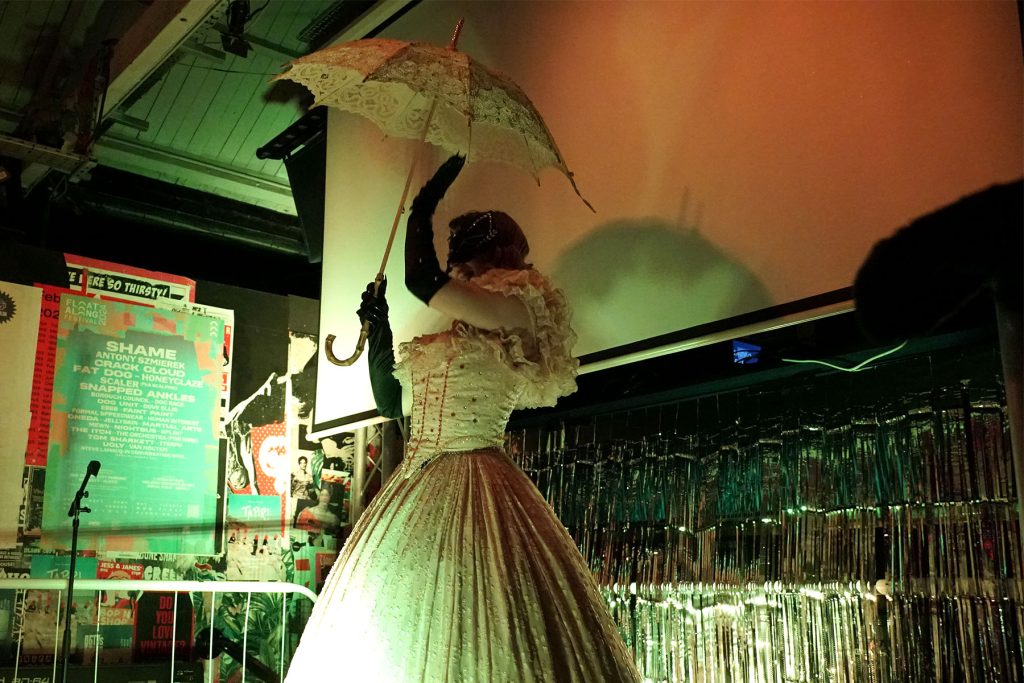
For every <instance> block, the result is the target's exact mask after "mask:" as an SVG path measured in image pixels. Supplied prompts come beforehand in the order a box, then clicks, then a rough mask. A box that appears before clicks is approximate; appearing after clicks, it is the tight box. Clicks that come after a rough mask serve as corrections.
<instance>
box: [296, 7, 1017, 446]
mask: <svg viewBox="0 0 1024 683" xmlns="http://www.w3.org/2000/svg"><path fill="white" fill-rule="evenodd" d="M460 17H464V18H465V28H464V29H463V31H462V35H461V38H460V42H459V49H460V50H462V51H464V52H466V53H468V54H470V55H471V56H472V57H473V58H474V59H476V60H478V61H479V62H481V63H483V64H485V65H487V66H489V67H491V68H494V69H496V70H499V71H501V72H504V73H505V74H506V75H508V76H509V77H510V78H511V79H512V80H513V81H515V82H516V83H518V84H519V85H520V86H521V87H522V89H523V90H524V91H525V92H526V93H527V95H528V96H529V97H530V99H531V100H532V101H533V103H534V104H535V105H536V107H537V109H538V110H539V111H540V113H541V114H542V116H543V117H544V119H545V121H546V123H547V125H548V128H549V129H550V131H551V133H552V135H553V136H554V139H555V141H556V142H557V144H558V146H559V148H560V150H561V152H562V155H563V156H564V158H565V160H566V163H567V164H568V166H569V168H570V169H571V170H572V171H573V172H574V173H575V178H576V181H577V184H578V185H579V188H580V191H581V192H582V194H583V196H584V197H586V198H587V199H588V200H589V201H590V202H591V203H592V204H593V206H594V208H595V209H596V212H591V211H590V210H589V209H588V208H587V207H586V206H585V205H584V203H583V202H581V201H580V199H579V198H578V197H577V196H576V195H575V194H574V192H573V190H572V188H571V186H570V184H569V182H568V180H567V179H566V177H565V176H563V175H562V174H561V173H559V172H558V171H557V170H554V169H547V170H545V171H542V172H541V173H540V184H539V185H538V184H537V183H536V182H535V180H534V179H533V177H531V175H530V174H529V173H528V172H525V171H523V170H520V169H517V168H512V167H508V166H505V165H501V164H493V163H485V162H480V163H471V164H469V165H467V167H466V168H465V169H464V170H463V172H462V175H461V176H460V177H459V178H458V180H457V181H456V182H455V184H454V185H453V186H452V188H451V190H450V191H449V193H448V196H447V197H446V198H445V199H444V201H443V202H442V203H441V205H440V207H439V208H438V212H437V215H436V216H435V228H436V239H435V243H436V246H437V249H438V254H439V257H440V259H441V262H442V263H444V259H445V253H446V246H445V245H446V239H447V234H446V228H447V223H448V220H449V219H450V218H452V217H454V216H456V215H458V214H461V213H463V212H465V211H469V210H486V209H500V210H502V211H506V212H507V213H509V214H510V215H511V216H513V217H514V218H515V219H516V220H517V221H518V222H519V224H520V225H521V226H522V227H523V229H524V231H525V232H526V234H527V236H528V238H529V240H530V244H531V248H532V250H531V260H532V262H533V263H534V264H535V266H536V267H537V268H538V269H539V270H541V271H542V272H543V273H545V274H547V275H548V276H550V277H551V278H552V279H553V280H554V281H555V283H556V284H557V285H559V286H560V287H562V288H563V289H564V290H565V292H566V294H567V295H568V297H569V300H570V303H571V304H572V305H573V308H574V311H575V315H574V319H573V320H574V323H573V324H574V327H575V329H576V331H577V333H578V334H579V343H578V345H577V347H576V353H577V354H578V355H581V356H582V355H585V354H593V353H596V352H607V351H609V350H611V351H612V352H613V353H614V350H615V349H618V348H619V347H622V346H624V345H627V344H633V345H634V347H635V345H636V343H637V342H642V341H643V340H646V339H650V338H651V337H655V336H657V335H663V334H667V333H672V332H676V331H680V330H685V329H687V328H690V327H693V326H695V325H700V324H704V323H709V322H714V321H719V320H723V319H726V318H730V317H732V316H736V315H740V314H743V313H748V312H751V311H758V310H762V309H765V308H767V307H771V306H775V305H779V304H785V303H788V302H793V301H796V300H800V299H804V298H806V297H812V296H815V295H818V294H822V293H825V292H830V291H833V290H837V289H842V288H845V287H849V286H850V285H851V283H852V282H853V278H854V275H855V273H856V271H857V268H858V267H859V266H860V264H861V262H862V261H863V260H864V258H865V257H866V256H867V253H868V251H869V250H870V248H871V246H872V245H873V244H874V243H875V242H876V241H877V240H879V239H881V238H883V237H886V236H888V235H889V234H891V233H892V232H893V231H895V230H896V229H897V228H899V227H900V226H901V225H903V224H906V223H907V222H909V221H910V220H912V219H913V218H915V217H917V216H920V215H922V214H924V213H927V212H929V211H932V210H934V209H936V208H938V207H940V206H943V205H945V204H948V203H950V202H952V201H954V200H956V199H958V198H959V197H961V196H963V195H965V194H969V193H971V192H974V191H977V190H979V189H982V188H984V187H987V186H988V185H990V184H993V183H996V182H1006V181H1009V180H1013V179H1016V178H1018V177H1020V176H1021V174H1022V170H1024V169H1022V165H1024V162H1022V156H1021V150H1022V149H1024V134H1022V120H1024V111H1022V96H1024V93H1022V83H1024V73H1022V66H1021V44H1020V31H1019V24H1018V19H1017V10H1016V6H1015V4H1014V3H1006V2H943V3H894V2H878V3H872V2H863V3H788V2H778V3H771V2H720V3H711V2H658V1H654V2H642V1H640V2H543V1H542V2H532V1H523V0H518V1H514V2H472V1H467V2H433V1H432V2H423V3H420V4H418V5H416V6H415V7H413V8H412V9H411V10H410V11H408V12H407V13H405V14H404V15H402V16H401V17H400V18H398V19H397V20H396V21H395V22H394V23H392V24H391V25H390V26H388V27H387V28H386V29H385V30H384V31H383V32H382V33H380V34H379V35H380V37H386V38H397V39H402V40H413V41H422V42H430V43H435V44H439V45H444V44H447V42H448V40H449V38H450V36H451V33H452V29H453V28H454V26H455V24H456V22H457V21H458V19H459V18H460ZM419 144H420V143H418V142H415V141H412V140H403V139H396V138H387V137H385V136H384V135H383V134H382V133H381V131H380V130H379V129H378V128H376V126H375V125H374V124H373V123H371V122H369V121H368V120H366V119H364V118H362V117H360V116H357V115H355V114H349V113H345V112H341V111H338V110H332V111H331V112H330V115H329V124H328V159H327V179H326V183H327V185H326V202H325V214H326V220H325V234H324V257H323V265H324V267H323V286H322V294H321V297H322V298H321V316H320V335H321V340H323V338H324V337H325V336H326V335H328V334H334V335H336V336H337V341H336V342H335V346H334V348H335V353H336V354H337V355H338V356H339V357H342V358H345V357H347V356H349V355H350V354H351V352H352V350H353V348H354V346H355V341H356V338H357V336H358V332H359V321H358V319H357V318H356V314H355V311H356V308H357V307H358V305H359V297H360V294H361V293H362V291H363V289H364V288H365V286H366V283H368V282H369V281H370V280H372V279H373V277H374V275H375V273H376V271H377V269H378V267H379V265H380V262H381V258H382V256H383V253H384V249H385V246H386V243H387V235H388V231H389V229H390V228H391V225H392V223H393V221H394V218H395V213H396V210H397V209H398V206H399V201H400V197H401V194H402V187H403V185H404V183H405V179H406V176H407V174H408V172H409V169H410V166H411V164H412V162H413V158H414V153H415V151H416V150H417V148H419ZM425 148H426V154H425V162H424V163H423V165H422V166H421V167H420V168H419V169H418V171H417V172H416V173H415V174H414V176H413V180H412V187H411V190H410V194H409V198H408V202H411V200H412V197H413V196H415V194H416V191H417V190H418V188H419V187H420V186H421V185H422V183H423V182H424V181H425V180H426V179H427V178H428V177H429V175H430V174H431V173H432V172H433V170H434V169H435V168H436V167H437V165H438V164H440V163H441V162H442V161H443V160H444V159H445V158H447V156H448V152H445V151H442V150H439V149H437V148H434V147H431V146H429V145H425ZM408 202H407V204H408ZM404 227H405V226H404V216H403V217H402V220H401V223H400V227H399V231H398V235H397V236H396V240H395V248H394V253H393V254H392V258H391V259H390V261H389V263H388V266H387V271H386V272H387V275H388V278H389V281H390V286H389V291H388V299H389V302H390V304H391V312H392V327H393V329H394V333H395V340H396V342H400V341H403V340H406V339H408V338H410V337H412V336H414V335H415V334H420V333H424V332H428V331H436V330H437V329H440V328H443V327H446V326H447V325H448V323H449V322H450V321H447V320H444V319H442V317H441V316H440V315H439V314H435V313H433V312H431V311H430V310H428V309H427V308H426V307H425V306H423V305H422V304H421V303H420V302H418V301H417V300H416V299H414V298H413V297H412V296H411V295H410V294H409V293H408V292H407V291H406V290H405V288H404V286H403V284H402V277H403V268H402V242H403V239H404ZM321 348H322V347H321ZM603 355H607V354H603ZM316 398H317V400H316V412H315V423H316V428H317V429H318V430H321V431H327V432H329V431H335V430H336V429H337V428H339V427H340V426H344V425H348V426H349V427H350V428H351V427H353V426H356V425H358V424H365V423H366V422H367V421H374V420H375V409H374V404H373V399H372V395H371V393H370V390H369V380H368V377H367V368H366V364H365V358H362V359H360V360H359V361H358V362H357V363H356V364H355V365H352V366H350V367H336V366H333V365H331V364H330V363H328V362H327V361H326V360H325V359H324V358H323V357H322V356H321V358H320V369H319V375H318V380H317V397H316Z"/></svg>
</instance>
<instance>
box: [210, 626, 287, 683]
mask: <svg viewBox="0 0 1024 683" xmlns="http://www.w3.org/2000/svg"><path fill="white" fill-rule="evenodd" d="M195 652H196V656H197V657H199V659H206V658H207V657H209V656H210V629H209V628H204V629H203V630H202V631H200V632H199V633H197V634H196V647H195ZM222 652H226V653H227V654H229V655H230V656H231V658H232V659H234V660H235V661H236V662H241V661H245V673H246V678H248V677H249V675H252V676H255V677H257V678H259V679H260V680H262V681H264V682H265V683H281V678H280V676H278V675H277V674H276V673H275V672H274V671H273V670H272V669H271V668H270V667H269V666H267V665H266V664H264V663H262V662H261V661H259V660H258V659H256V658H255V657H253V656H252V655H247V654H245V653H244V652H243V651H242V646H241V644H239V643H236V642H235V641H233V640H231V639H230V638H228V637H227V636H226V635H224V634H223V633H222V632H221V630H220V629H216V628H215V629H213V657H217V656H218V655H220V654H221V653H222Z"/></svg>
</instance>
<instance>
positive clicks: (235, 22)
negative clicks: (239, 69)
mask: <svg viewBox="0 0 1024 683" xmlns="http://www.w3.org/2000/svg"><path fill="white" fill-rule="evenodd" d="M251 18H252V14H250V12H249V0H231V2H229V3H228V9H227V30H226V31H224V32H223V33H221V34H220V44H221V47H223V48H224V51H225V52H230V53H231V54H233V55H238V56H239V57H247V56H248V55H249V50H250V49H252V46H250V45H249V42H248V41H247V40H246V39H245V25H246V23H248V21H249V19H251Z"/></svg>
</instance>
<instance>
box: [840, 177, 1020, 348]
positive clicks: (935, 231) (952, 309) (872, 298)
mask: <svg viewBox="0 0 1024 683" xmlns="http://www.w3.org/2000/svg"><path fill="white" fill-rule="evenodd" d="M1022 222H1024V181H1017V182H1013V183H1007V184H1005V185H994V186H992V187H990V188H988V189H985V190H982V191H980V192H977V193H975V194H971V195H968V196H966V197H963V198H961V199H959V200H958V201H956V202H954V203H952V204H950V205H948V206H945V207H943V208H941V209H939V210H937V211H935V212H933V213H930V214H927V215H925V216H922V217H920V218H918V219H916V220H915V221H913V222H912V223H910V224H909V225H907V226H905V227H903V228H901V229H899V230H898V231H897V232H896V233H895V234H893V235H892V236H891V237H888V238H886V239H884V240H881V241H880V242H878V243H877V244H875V246H874V247H873V248H872V250H871V253H870V254H869V255H868V258H867V260H866V261H865V262H864V263H863V264H862V265H861V267H860V270H859V271H858V272H857V277H856V280H855V281H854V285H853V291H854V299H855V302H856V305H857V313H856V315H857V319H858V321H859V323H860V326H861V328H862V329H863V331H864V333H865V334H866V335H867V336H868V337H870V338H871V340H872V341H875V342H879V343H888V342H893V341H902V340H904V339H908V338H911V337H916V336H922V335H927V334H929V333H933V332H935V331H937V330H938V329H939V328H940V327H941V326H942V324H943V323H944V322H946V321H947V320H948V319H949V318H951V317H952V316H953V315H955V314H956V313H957V312H958V311H960V310H961V309H962V308H963V306H964V305H965V304H966V303H968V302H969V301H971V300H972V299H973V298H974V297H975V296H978V295H979V294H981V293H983V292H986V291H988V292H991V293H992V295H993V296H994V298H995V301H996V302H997V304H998V305H999V306H1000V307H1001V308H1003V309H1005V310H1007V311H1013V310H1016V311H1018V314H1019V311H1020V310H1021V290H1022V282H1021V252H1022V250H1024V246H1022V241H1021V235H1022Z"/></svg>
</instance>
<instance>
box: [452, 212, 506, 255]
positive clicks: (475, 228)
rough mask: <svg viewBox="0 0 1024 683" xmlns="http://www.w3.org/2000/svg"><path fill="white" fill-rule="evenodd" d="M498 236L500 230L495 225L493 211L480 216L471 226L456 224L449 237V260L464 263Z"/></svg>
mask: <svg viewBox="0 0 1024 683" xmlns="http://www.w3.org/2000/svg"><path fill="white" fill-rule="evenodd" d="M497 236H498V228H496V227H495V225H494V214H493V212H491V211H485V212H484V213H482V214H480V215H479V216H477V217H476V218H475V219H474V220H473V222H472V223H470V224H469V225H464V224H455V225H453V226H452V231H451V234H450V235H448V254H449V257H448V260H449V261H450V262H452V263H458V262H461V261H464V260H466V257H468V256H469V255H470V254H473V253H476V252H477V251H479V249H480V248H481V247H483V246H484V245H485V244H487V243H489V242H491V241H492V240H493V239H494V238H495V237H497Z"/></svg>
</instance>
